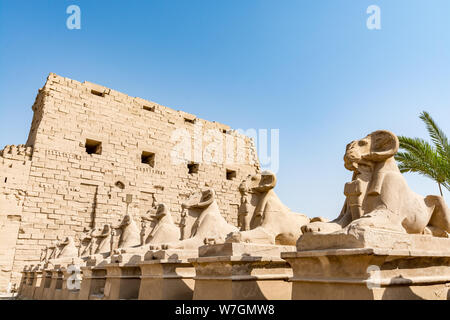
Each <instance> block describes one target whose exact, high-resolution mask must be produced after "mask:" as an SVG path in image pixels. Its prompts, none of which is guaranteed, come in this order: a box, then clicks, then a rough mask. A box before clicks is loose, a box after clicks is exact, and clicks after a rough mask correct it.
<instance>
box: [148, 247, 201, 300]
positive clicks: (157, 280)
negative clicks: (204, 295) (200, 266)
mask: <svg viewBox="0 0 450 320" xmlns="http://www.w3.org/2000/svg"><path fill="white" fill-rule="evenodd" d="M197 256H198V251H197V250H175V249H174V250H172V249H169V250H161V251H149V252H148V253H147V254H146V256H145V261H144V262H141V263H140V264H139V266H140V268H141V273H142V275H141V286H140V290H139V300H192V297H193V293H194V276H195V269H194V267H193V265H192V264H191V263H190V262H188V259H189V258H195V257H197Z"/></svg>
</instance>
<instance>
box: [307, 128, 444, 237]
mask: <svg viewBox="0 0 450 320" xmlns="http://www.w3.org/2000/svg"><path fill="white" fill-rule="evenodd" d="M398 149H399V140H398V138H397V136H396V135H394V134H393V133H391V132H389V131H384V130H380V131H375V132H373V133H371V134H369V135H368V136H367V137H365V138H363V139H361V140H356V141H353V142H351V143H350V144H349V145H348V146H347V150H346V153H345V156H344V160H345V168H347V169H348V170H350V171H352V172H353V179H352V181H351V182H349V183H347V184H346V185H345V188H344V194H345V196H346V200H345V203H344V207H343V209H342V211H341V214H340V215H339V217H338V218H336V219H335V220H333V221H331V222H329V223H324V222H314V223H311V224H308V225H306V226H304V227H303V228H302V230H303V232H305V233H311V232H312V233H330V232H334V231H338V230H341V229H342V228H345V227H347V228H367V227H368V228H377V229H384V230H390V231H397V232H402V233H410V234H432V235H434V236H442V237H448V232H450V209H449V208H448V206H447V205H446V203H445V202H444V199H443V198H442V197H440V196H427V197H425V198H424V197H422V196H420V195H418V194H416V193H415V192H413V191H412V190H411V189H410V188H409V187H408V184H407V183H406V180H405V178H404V177H403V175H402V174H401V173H400V170H399V168H398V166H397V163H396V162H395V159H394V155H395V154H396V153H397V152H398Z"/></svg>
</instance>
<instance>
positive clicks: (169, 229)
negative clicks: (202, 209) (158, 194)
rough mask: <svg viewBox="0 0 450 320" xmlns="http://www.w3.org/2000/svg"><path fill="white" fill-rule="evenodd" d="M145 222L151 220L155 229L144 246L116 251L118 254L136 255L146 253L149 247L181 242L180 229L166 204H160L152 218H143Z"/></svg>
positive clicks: (146, 238)
mask: <svg viewBox="0 0 450 320" xmlns="http://www.w3.org/2000/svg"><path fill="white" fill-rule="evenodd" d="M142 219H143V220H149V221H152V222H153V223H154V227H153V229H152V230H151V231H150V233H149V234H148V235H147V237H145V241H143V240H142V241H141V244H142V242H144V244H143V245H140V246H138V247H132V248H130V247H128V248H122V249H118V250H116V253H136V252H141V251H142V252H145V251H147V250H148V248H149V246H151V245H157V244H163V243H167V242H173V241H178V240H180V228H178V227H177V226H176V225H175V223H174V221H173V218H172V215H171V213H170V212H169V211H168V210H167V207H166V206H165V205H164V204H159V205H158V206H157V208H156V212H155V214H153V215H151V217H150V218H142Z"/></svg>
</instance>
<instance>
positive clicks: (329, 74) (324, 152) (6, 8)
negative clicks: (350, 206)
mask: <svg viewBox="0 0 450 320" xmlns="http://www.w3.org/2000/svg"><path fill="white" fill-rule="evenodd" d="M71 4H76V5H78V6H79V7H80V8H81V14H82V22H81V30H68V29H67V28H66V19H67V17H68V16H69V15H68V14H66V8H67V7H68V6H69V5H71ZM372 4H375V5H378V6H379V7H380V8H381V27H382V29H381V30H368V29H367V27H366V19H367V18H368V15H367V14H366V9H367V7H368V6H369V5H372ZM449 12H450V1H448V0H433V1H425V0H423V1H418V0H395V1H380V0H370V1H366V0H358V1H356V0H329V1H325V0H322V1H320V0H319V1H306V0H283V1H275V0H245V1H242V0H240V1H238V0H226V1H225V0H221V1H219V0H214V1H212V0H190V1H187V0H167V1H163V0H152V1H150V0H149V1H138V0H130V1H104V0H95V1H92V0H89V1H87V0H85V1H76V0H72V1H63V0H52V1H42V0H41V1H31V0H30V1H22V0H14V1H13V0H0V119H1V120H2V121H1V126H0V145H6V144H19V143H24V142H25V141H26V137H27V134H28V130H29V126H30V124H31V118H32V111H31V105H32V104H33V101H34V98H35V96H36V93H37V89H38V88H40V87H42V85H43V84H44V82H45V79H46V77H47V75H48V73H50V72H54V73H57V74H59V75H62V76H65V77H69V78H72V79H76V80H79V81H84V80H87V81H91V82H95V83H99V84H102V85H105V86H107V87H110V88H113V89H115V90H118V91H121V92H124V93H127V94H129V95H131V96H138V97H142V98H145V99H149V100H153V101H156V102H158V103H160V104H163V105H166V106H168V107H172V108H174V109H181V110H184V111H186V112H190V113H193V114H196V115H197V116H199V117H201V118H204V119H207V120H216V121H219V122H222V123H225V124H228V125H230V126H231V127H233V128H242V129H249V128H256V129H279V130H280V170H279V172H278V181H279V184H278V186H277V192H278V194H279V196H280V198H281V199H282V200H283V202H284V203H285V204H286V205H288V206H289V207H290V208H291V209H293V210H295V211H298V212H304V213H306V214H308V215H309V216H325V217H328V218H333V217H335V216H337V215H338V213H339V211H340V209H341V207H342V203H343V201H344V196H343V187H344V183H345V182H347V181H349V179H350V177H351V174H350V173H349V172H348V171H347V170H345V169H344V166H343V161H342V157H343V154H344V152H345V146H346V144H347V143H348V142H350V141H351V140H354V139H357V138H361V137H363V136H365V135H366V134H368V133H370V132H372V131H374V130H377V129H388V130H391V131H393V132H395V133H396V134H399V135H407V136H418V137H423V138H426V137H427V132H426V130H425V127H424V125H423V124H422V123H421V121H420V120H419V118H418V115H419V113H420V112H421V111H422V110H427V111H429V112H430V113H431V115H432V116H433V117H434V118H435V120H436V121H437V122H438V123H439V125H440V126H441V127H442V128H443V129H444V130H445V131H446V132H447V133H448V134H449V135H450V76H449V75H450V33H449V30H450V20H449V19H448V13H449ZM406 177H407V179H408V182H409V184H410V186H411V187H412V188H413V189H414V190H415V191H416V192H418V193H421V194H424V195H425V194H436V193H437V192H438V189H437V186H436V185H435V184H434V183H433V182H432V181H431V180H429V179H426V178H423V177H421V176H418V175H414V174H407V175H406ZM445 196H446V197H447V199H450V193H448V192H446V194H445Z"/></svg>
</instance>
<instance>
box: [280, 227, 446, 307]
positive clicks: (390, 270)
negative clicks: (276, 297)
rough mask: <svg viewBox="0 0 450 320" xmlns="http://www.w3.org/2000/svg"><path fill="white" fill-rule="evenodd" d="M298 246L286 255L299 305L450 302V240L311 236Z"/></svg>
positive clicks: (365, 233)
mask: <svg viewBox="0 0 450 320" xmlns="http://www.w3.org/2000/svg"><path fill="white" fill-rule="evenodd" d="M297 246H298V248H299V249H300V250H301V251H298V252H287V253H282V254H281V256H282V258H283V259H285V260H286V261H288V262H289V264H290V265H291V267H292V269H293V273H294V275H293V278H292V279H291V281H292V282H293V287H292V299H294V300H300V299H364V300H389V299H449V298H450V291H449V289H450V239H445V238H435V237H430V236H423V235H409V234H400V233H395V232H388V231H383V230H361V229H360V230H350V231H348V230H346V231H342V232H337V233H334V234H323V235H313V234H307V235H304V236H302V237H301V238H300V239H299V241H298V243H297ZM336 246H340V247H343V248H344V249H342V248H335V247H336ZM383 246H384V248H383ZM326 247H331V248H330V249H326ZM352 247H353V248H352ZM309 248H311V249H309Z"/></svg>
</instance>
